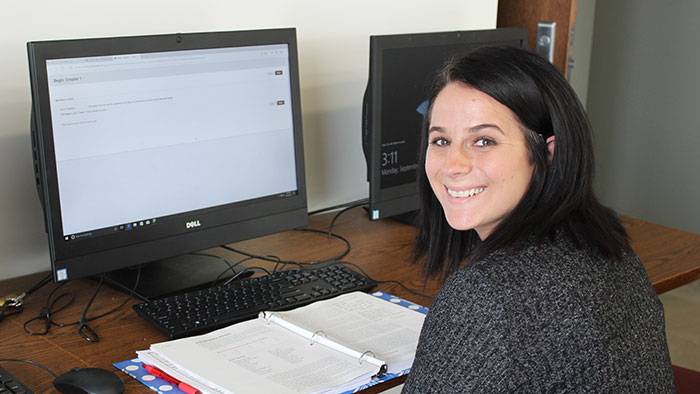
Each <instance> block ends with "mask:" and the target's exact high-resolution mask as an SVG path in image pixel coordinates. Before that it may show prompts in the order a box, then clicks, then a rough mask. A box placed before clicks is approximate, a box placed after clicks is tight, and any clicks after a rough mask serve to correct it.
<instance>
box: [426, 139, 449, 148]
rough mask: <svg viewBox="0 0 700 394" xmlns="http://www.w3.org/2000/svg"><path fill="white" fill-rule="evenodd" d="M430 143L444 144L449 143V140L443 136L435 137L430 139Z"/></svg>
mask: <svg viewBox="0 0 700 394" xmlns="http://www.w3.org/2000/svg"><path fill="white" fill-rule="evenodd" d="M430 143H431V144H432V145H436V146H446V145H448V144H449V142H448V141H447V140H446V139H444V138H435V139H433V140H432V141H430Z"/></svg>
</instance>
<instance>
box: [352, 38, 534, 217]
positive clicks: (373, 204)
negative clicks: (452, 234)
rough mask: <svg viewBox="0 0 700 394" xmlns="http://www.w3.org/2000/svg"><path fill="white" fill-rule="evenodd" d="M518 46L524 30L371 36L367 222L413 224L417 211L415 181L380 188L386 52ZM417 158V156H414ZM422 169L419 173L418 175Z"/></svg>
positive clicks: (365, 139)
mask: <svg viewBox="0 0 700 394" xmlns="http://www.w3.org/2000/svg"><path fill="white" fill-rule="evenodd" d="M516 41H518V42H520V46H521V47H523V48H525V47H527V28H524V27H523V28H498V29H490V30H472V31H446V32H430V33H414V34H395V35H373V36H370V56H369V58H370V66H369V78H368V82H367V90H366V100H365V103H364V106H365V108H363V111H364V116H363V117H364V119H363V128H364V130H363V133H364V134H365V135H364V136H363V143H364V144H368V145H369V147H365V155H366V161H367V166H368V171H367V177H368V181H369V204H368V211H369V216H370V220H378V219H382V218H387V217H400V216H401V215H405V216H404V217H402V218H401V219H400V220H403V221H408V222H411V221H412V214H413V212H414V211H415V210H417V209H418V203H419V202H418V182H417V179H416V180H415V181H413V182H410V183H405V184H402V185H397V186H392V187H386V188H381V187H380V186H381V161H382V160H381V154H382V152H381V142H382V133H381V125H382V93H383V92H382V84H383V81H382V67H383V54H384V52H385V51H386V50H392V49H401V48H415V47H421V46H438V45H458V44H465V45H471V46H472V47H475V46H484V45H499V44H511V43H513V42H516ZM416 155H418V152H416ZM420 170H421V169H418V171H420Z"/></svg>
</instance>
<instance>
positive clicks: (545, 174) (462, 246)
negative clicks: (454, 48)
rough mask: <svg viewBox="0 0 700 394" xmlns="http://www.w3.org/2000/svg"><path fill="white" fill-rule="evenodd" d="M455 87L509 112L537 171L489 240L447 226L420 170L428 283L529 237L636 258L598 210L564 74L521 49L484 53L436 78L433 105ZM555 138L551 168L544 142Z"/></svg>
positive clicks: (582, 132)
mask: <svg viewBox="0 0 700 394" xmlns="http://www.w3.org/2000/svg"><path fill="white" fill-rule="evenodd" d="M451 82H459V83H463V84H466V85H468V86H471V87H473V88H475V89H477V90H480V91H482V92H484V93H486V94H488V95H489V96H491V97H492V98H494V99H495V100H496V101H498V102H500V103H501V104H503V105H505V106H506V107H508V108H509V109H510V110H511V111H512V112H513V113H514V114H515V116H516V117H517V119H518V121H519V122H520V125H521V127H522V129H523V132H524V133H525V140H526V145H527V149H528V153H529V158H530V161H531V162H532V163H533V164H534V171H533V175H532V180H531V181H530V185H529V187H528V189H527V190H526V192H525V194H524V196H523V198H522V200H521V201H520V202H519V203H518V205H517V206H516V207H515V209H514V210H513V212H511V213H510V214H509V215H508V216H507V217H505V218H504V219H503V221H501V223H500V224H499V225H498V226H497V227H496V228H495V229H494V231H493V232H491V234H490V235H489V236H488V237H487V238H486V239H484V240H480V239H479V236H478V234H477V233H476V231H475V230H468V231H460V230H455V229H453V228H451V227H450V226H449V224H448V223H447V220H446V219H445V214H444V212H443V210H442V206H441V205H440V203H439V201H438V200H437V198H436V197H435V194H434V193H433V191H432V189H431V187H430V183H429V182H428V178H427V175H426V173H425V171H424V170H420V171H418V173H419V175H418V187H419V189H420V190H419V193H420V210H419V214H418V228H419V230H418V235H417V242H416V248H415V256H416V260H422V259H424V260H425V273H426V278H427V277H428V276H436V275H438V274H442V275H443V276H447V275H449V274H450V273H451V272H453V271H456V270H457V269H459V267H460V266H461V265H462V263H463V261H464V260H465V259H466V263H467V264H469V263H471V262H474V261H477V260H479V259H481V258H483V257H485V256H486V255H488V254H489V253H491V252H493V251H495V250H497V249H504V248H506V249H507V248H515V247H517V246H518V244H519V243H520V242H522V241H523V240H525V239H526V238H528V237H530V236H535V237H537V239H538V240H539V241H542V240H543V239H544V238H545V237H547V236H549V237H553V236H554V233H555V232H556V231H562V232H563V234H565V236H566V237H568V238H569V239H570V240H571V241H572V242H573V244H574V245H576V247H583V246H587V247H593V248H596V249H598V250H599V251H600V253H601V254H602V255H603V256H605V257H608V258H612V259H616V260H620V259H621V258H622V256H623V255H624V254H625V253H629V252H631V250H632V249H631V247H630V245H629V240H628V237H627V233H626V231H625V229H624V227H623V226H622V224H621V223H620V221H619V219H618V217H617V215H616V214H615V213H614V212H613V211H612V210H610V209H608V208H606V207H604V206H603V205H601V204H600V202H599V201H598V199H597V198H596V196H595V194H594V191H593V173H594V163H593V141H592V133H591V127H590V124H589V122H588V117H587V116H586V113H585V111H584V109H583V106H582V105H581V103H580V101H579V100H578V97H577V96H576V94H575V93H574V91H573V89H571V87H570V86H569V84H568V82H567V81H566V80H565V79H564V77H563V76H562V74H561V73H560V72H559V71H558V70H557V69H556V68H555V67H554V66H553V65H552V64H551V63H549V62H547V61H546V60H545V59H543V58H542V57H540V56H538V55H536V54H534V53H532V52H530V51H528V50H525V49H520V48H515V47H506V46H503V47H483V48H480V49H476V50H474V51H472V52H470V53H468V54H466V55H463V56H460V57H455V58H453V59H451V60H450V61H448V63H447V64H446V65H445V66H444V67H443V68H442V70H440V71H439V72H438V74H437V76H436V78H435V81H434V84H433V87H432V90H431V93H430V96H429V102H430V103H431V106H430V108H429V110H428V115H427V117H426V125H429V124H430V114H431V112H432V103H433V102H434V101H435V98H436V97H437V95H438V93H440V91H442V89H443V88H444V87H445V86H447V84H449V83H451ZM423 129H424V130H423V135H422V136H421V153H420V161H419V168H421V169H424V168H425V159H426V148H427V141H428V135H427V130H428V127H424V128H423ZM552 135H554V136H555V138H556V139H555V150H554V157H553V159H552V163H551V164H550V165H547V147H546V142H545V140H546V139H547V138H548V137H549V136H552Z"/></svg>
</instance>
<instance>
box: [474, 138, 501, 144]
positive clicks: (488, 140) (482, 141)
mask: <svg viewBox="0 0 700 394" xmlns="http://www.w3.org/2000/svg"><path fill="white" fill-rule="evenodd" d="M495 144H496V142H495V141H494V140H492V139H491V138H485V137H480V138H477V140H476V141H474V146H491V145H495Z"/></svg>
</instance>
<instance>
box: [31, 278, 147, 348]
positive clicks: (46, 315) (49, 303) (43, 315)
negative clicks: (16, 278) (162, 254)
mask: <svg viewBox="0 0 700 394" xmlns="http://www.w3.org/2000/svg"><path fill="white" fill-rule="evenodd" d="M105 277H106V276H105V274H103V275H102V277H101V278H100V282H99V284H98V285H97V289H95V292H94V293H93V295H92V298H91V299H90V302H89V303H88V305H87V306H86V307H85V309H84V311H83V315H82V316H81V318H80V320H79V321H75V322H71V323H59V322H56V321H54V320H53V319H52V317H51V315H53V314H55V313H57V312H59V311H61V310H63V309H65V308H66V307H67V306H68V305H70V304H72V303H73V301H74V300H75V295H73V293H71V292H65V293H62V294H60V295H59V296H58V297H56V298H55V299H53V300H52V299H51V298H52V297H53V295H54V293H55V292H56V291H57V290H58V289H60V288H61V287H62V286H64V285H65V284H66V283H68V282H61V283H59V284H58V285H57V286H56V287H54V288H53V290H51V292H50V293H49V295H48V297H47V298H46V305H45V306H44V308H42V309H41V311H40V312H39V315H38V316H37V317H34V318H32V319H29V320H27V321H26V322H24V331H25V332H26V333H27V334H29V335H46V334H47V333H48V332H49V328H50V327H51V326H52V325H54V326H57V327H68V326H74V325H80V326H79V327H78V332H79V333H80V335H81V336H83V338H85V335H84V333H83V330H87V331H88V332H89V333H90V334H92V333H94V331H93V330H92V328H90V327H89V326H88V324H87V323H88V322H90V321H94V320H97V319H101V318H103V317H105V316H107V315H109V314H111V313H114V312H115V311H117V310H118V309H119V308H121V307H123V306H124V305H125V304H126V303H127V302H128V301H129V300H130V299H131V298H132V297H133V296H134V294H135V292H136V288H137V287H138V285H139V282H140V280H141V268H140V267H139V269H138V270H137V272H136V281H135V283H134V286H133V287H132V288H131V291H130V292H129V294H128V296H127V297H126V298H125V299H124V301H122V303H121V304H119V305H118V306H116V307H114V308H112V309H111V310H109V311H107V312H104V313H102V314H101V315H97V316H93V317H87V311H88V309H89V308H90V305H91V304H92V302H93V301H94V300H95V297H96V296H97V293H98V291H99V290H100V288H101V287H102V283H103V281H104V279H105ZM66 296H69V297H71V298H70V299H69V300H68V302H67V303H66V304H65V305H61V306H60V307H59V308H57V309H54V307H55V305H56V303H58V301H59V300H60V299H62V298H63V297H66ZM35 320H46V329H45V330H44V331H40V332H32V331H30V330H29V329H28V328H27V326H28V324H29V323H31V322H32V321H35ZM94 334H95V338H97V334H96V333H94ZM85 339H87V340H88V341H90V339H88V338H85ZM97 340H99V338H97V339H96V340H94V342H97ZM91 342H93V341H91Z"/></svg>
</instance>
